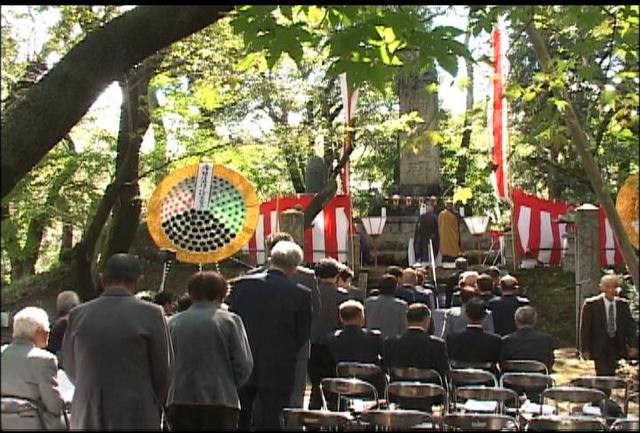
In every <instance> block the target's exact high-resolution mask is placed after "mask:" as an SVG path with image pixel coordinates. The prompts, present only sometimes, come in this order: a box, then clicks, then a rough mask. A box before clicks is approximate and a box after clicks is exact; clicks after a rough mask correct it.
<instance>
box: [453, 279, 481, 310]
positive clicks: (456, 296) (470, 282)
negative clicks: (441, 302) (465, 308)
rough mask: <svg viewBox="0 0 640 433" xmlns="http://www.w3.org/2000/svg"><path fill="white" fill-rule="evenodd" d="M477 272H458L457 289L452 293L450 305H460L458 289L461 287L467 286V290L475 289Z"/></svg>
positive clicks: (476, 288) (476, 287) (460, 289)
mask: <svg viewBox="0 0 640 433" xmlns="http://www.w3.org/2000/svg"><path fill="white" fill-rule="evenodd" d="M479 276H480V274H478V273H477V272H476V271H465V272H463V273H462V274H460V280H459V281H458V287H459V291H458V292H457V293H455V294H454V295H453V300H452V302H451V306H452V307H459V306H460V305H462V299H460V291H462V289H464V288H467V289H469V290H473V291H477V290H478V286H477V282H478V277H479Z"/></svg>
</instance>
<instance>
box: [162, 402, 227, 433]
mask: <svg viewBox="0 0 640 433" xmlns="http://www.w3.org/2000/svg"><path fill="white" fill-rule="evenodd" d="M238 413H239V411H238V409H233V408H230V407H227V406H213V405H190V404H173V405H171V406H169V407H168V408H167V418H168V420H169V426H170V427H171V430H176V431H181V430H200V431H211V430H236V429H237V427H238Z"/></svg>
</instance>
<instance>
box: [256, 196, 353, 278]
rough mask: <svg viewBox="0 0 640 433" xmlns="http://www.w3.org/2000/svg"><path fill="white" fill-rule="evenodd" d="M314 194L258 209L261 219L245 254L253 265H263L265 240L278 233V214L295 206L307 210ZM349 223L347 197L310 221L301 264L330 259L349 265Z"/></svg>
mask: <svg viewBox="0 0 640 433" xmlns="http://www.w3.org/2000/svg"><path fill="white" fill-rule="evenodd" d="M313 197H314V194H298V195H296V196H293V197H280V198H277V199H273V200H270V201H267V202H264V203H262V204H261V205H260V216H259V217H258V224H257V226H256V231H255V233H254V234H253V237H252V238H251V239H250V240H249V244H248V245H247V246H245V248H244V250H245V251H247V252H248V253H249V255H250V256H251V260H252V262H253V264H254V265H257V264H262V263H265V262H266V259H267V256H266V249H265V239H266V238H267V237H268V236H269V235H270V234H271V233H273V232H276V231H279V230H280V229H279V227H278V213H279V212H282V211H285V210H287V209H290V208H292V207H294V206H296V205H301V206H302V208H303V209H304V208H306V207H307V206H308V205H309V203H311V200H313ZM349 221H351V205H350V201H349V198H348V197H347V196H346V195H337V196H335V197H334V198H332V199H331V200H330V201H329V202H328V203H327V205H326V206H325V207H324V209H323V210H322V211H320V213H319V214H318V215H317V216H316V218H315V219H314V220H313V225H312V227H309V228H306V229H305V230H304V244H305V247H304V261H305V262H306V263H315V262H317V261H319V260H321V259H323V258H325V257H333V258H334V259H336V260H338V261H340V262H343V263H344V262H347V261H348V256H349V254H348V247H349V243H348V240H349Z"/></svg>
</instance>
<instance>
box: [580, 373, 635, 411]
mask: <svg viewBox="0 0 640 433" xmlns="http://www.w3.org/2000/svg"><path fill="white" fill-rule="evenodd" d="M570 384H571V386H578V387H583V388H592V389H599V390H600V391H603V392H604V393H605V394H606V395H610V394H613V391H614V390H616V389H621V390H623V397H622V405H621V406H622V412H623V414H624V416H627V413H628V412H629V405H628V402H629V399H628V397H629V381H627V380H625V379H623V378H621V377H617V376H581V377H578V378H575V379H573V380H572V381H571V382H570Z"/></svg>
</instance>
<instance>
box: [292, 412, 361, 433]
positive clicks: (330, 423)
mask: <svg viewBox="0 0 640 433" xmlns="http://www.w3.org/2000/svg"><path fill="white" fill-rule="evenodd" d="M282 417H283V419H284V426H285V429H287V430H302V429H312V430H338V429H340V428H344V427H345V426H347V425H349V424H350V423H351V422H353V416H352V415H351V414H350V413H349V412H328V411H325V410H305V409H298V408H286V409H284V410H283V411H282Z"/></svg>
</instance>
